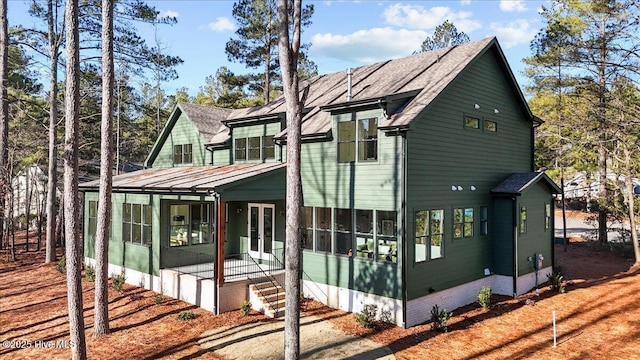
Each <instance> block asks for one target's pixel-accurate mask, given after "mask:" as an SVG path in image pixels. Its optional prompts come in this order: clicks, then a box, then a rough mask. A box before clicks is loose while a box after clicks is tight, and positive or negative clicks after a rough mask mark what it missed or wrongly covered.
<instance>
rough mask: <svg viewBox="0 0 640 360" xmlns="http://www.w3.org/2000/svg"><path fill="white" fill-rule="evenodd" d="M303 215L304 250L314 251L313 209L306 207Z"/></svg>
mask: <svg viewBox="0 0 640 360" xmlns="http://www.w3.org/2000/svg"><path fill="white" fill-rule="evenodd" d="M302 215H303V219H304V230H303V234H302V249H304V250H313V207H310V206H305V207H304V208H303V210H302Z"/></svg>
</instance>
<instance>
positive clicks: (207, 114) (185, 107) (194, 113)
mask: <svg viewBox="0 0 640 360" xmlns="http://www.w3.org/2000/svg"><path fill="white" fill-rule="evenodd" d="M178 106H179V107H180V109H182V111H184V113H185V114H186V115H187V117H188V118H189V120H191V122H193V125H195V127H196V128H197V129H198V131H199V132H200V134H201V135H202V137H203V139H205V140H207V141H208V140H209V139H210V138H211V137H212V136H214V135H215V134H217V133H218V132H219V131H220V130H221V128H224V126H223V125H222V120H224V119H226V118H227V116H229V114H230V113H231V111H232V110H231V109H223V108H217V107H213V106H203V105H195V104H189V103H179V104H178Z"/></svg>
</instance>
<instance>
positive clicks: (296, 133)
mask: <svg viewBox="0 0 640 360" xmlns="http://www.w3.org/2000/svg"><path fill="white" fill-rule="evenodd" d="M288 5H289V1H288V0H279V2H278V38H279V39H278V49H279V58H280V64H282V67H281V69H280V70H281V72H282V81H283V83H284V98H285V103H286V109H287V110H286V112H287V114H286V118H287V199H288V201H287V209H286V210H287V215H286V219H287V224H286V243H287V246H286V254H285V297H286V298H287V302H286V306H285V339H286V341H285V344H284V357H285V359H287V360H293V359H299V358H300V278H301V274H302V272H301V257H302V245H301V244H302V180H301V177H300V144H301V124H302V109H303V107H304V104H303V100H301V99H300V96H299V79H298V56H299V54H300V36H301V25H302V24H301V22H302V21H303V18H302V16H303V15H302V0H295V1H294V2H293V6H292V8H289V6H288ZM290 26H292V33H291V36H289V28H290Z"/></svg>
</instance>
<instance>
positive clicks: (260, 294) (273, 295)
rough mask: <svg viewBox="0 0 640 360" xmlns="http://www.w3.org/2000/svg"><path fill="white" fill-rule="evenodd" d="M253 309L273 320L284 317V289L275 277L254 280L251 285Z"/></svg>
mask: <svg viewBox="0 0 640 360" xmlns="http://www.w3.org/2000/svg"><path fill="white" fill-rule="evenodd" d="M249 301H251V307H252V308H253V309H255V310H257V311H260V312H262V313H264V314H265V315H267V316H269V317H272V318H279V317H281V316H284V305H285V298H284V288H283V287H282V285H280V283H279V282H278V281H277V280H276V279H275V278H273V277H268V278H262V279H256V280H253V282H252V284H250V285H249Z"/></svg>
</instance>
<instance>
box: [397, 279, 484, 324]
mask: <svg viewBox="0 0 640 360" xmlns="http://www.w3.org/2000/svg"><path fill="white" fill-rule="evenodd" d="M493 280H494V277H493V276H487V277H485V278H482V279H479V280H476V281H473V282H470V283H466V284H463V285H459V286H456V287H452V288H449V289H446V290H441V291H438V292H435V293H433V294H430V295H427V296H423V297H420V298H417V299H413V300H411V301H407V323H406V324H405V327H412V326H416V325H418V324H422V323H424V322H426V321H428V320H430V319H431V308H432V307H433V306H434V305H438V307H439V308H440V309H447V311H451V310H453V309H457V308H459V307H461V306H465V305H468V304H471V303H472V302H474V301H476V300H477V299H478V293H479V292H480V289H482V287H483V286H489V287H491V289H492V290H493Z"/></svg>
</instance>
